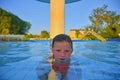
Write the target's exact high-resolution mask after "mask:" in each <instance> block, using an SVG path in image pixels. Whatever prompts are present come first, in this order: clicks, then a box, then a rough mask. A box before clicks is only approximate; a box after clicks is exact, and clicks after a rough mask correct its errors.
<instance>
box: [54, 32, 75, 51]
mask: <svg viewBox="0 0 120 80" xmlns="http://www.w3.org/2000/svg"><path fill="white" fill-rule="evenodd" d="M63 41H66V42H68V43H70V45H71V48H72V50H73V43H72V40H71V38H70V37H69V36H68V35H66V34H58V35H56V36H55V37H54V38H53V40H52V48H53V47H54V43H55V42H63Z"/></svg>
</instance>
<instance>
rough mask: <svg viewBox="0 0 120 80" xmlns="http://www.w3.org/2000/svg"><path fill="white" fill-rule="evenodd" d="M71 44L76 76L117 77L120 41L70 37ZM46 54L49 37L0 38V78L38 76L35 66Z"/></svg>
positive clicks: (88, 78) (97, 79)
mask: <svg viewBox="0 0 120 80" xmlns="http://www.w3.org/2000/svg"><path fill="white" fill-rule="evenodd" d="M73 48H74V51H73V54H72V56H74V59H76V58H77V59H78V63H79V65H80V68H81V79H79V80H120V42H112V41H108V42H100V41H73ZM49 55H51V52H50V41H49V40H41V41H23V42H0V80H39V79H38V78H37V75H36V70H35V69H36V67H37V65H38V64H39V60H40V59H42V58H43V57H47V56H49ZM78 76H79V75H78ZM75 80H76V79H75Z"/></svg>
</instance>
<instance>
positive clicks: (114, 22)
mask: <svg viewBox="0 0 120 80" xmlns="http://www.w3.org/2000/svg"><path fill="white" fill-rule="evenodd" d="M107 7H108V6H107V5H103V7H101V8H97V9H94V10H93V14H92V15H91V16H89V18H90V21H91V22H92V25H91V26H90V28H91V29H92V30H94V31H95V32H97V33H99V34H101V35H102V36H104V37H106V38H117V37H119V35H118V34H119V33H120V15H117V14H116V12H114V11H109V10H107Z"/></svg>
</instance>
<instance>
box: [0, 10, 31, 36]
mask: <svg viewBox="0 0 120 80" xmlns="http://www.w3.org/2000/svg"><path fill="white" fill-rule="evenodd" d="M30 27H31V24H30V23H29V22H27V21H23V20H21V19H20V18H19V17H18V16H16V15H14V14H12V13H10V12H7V11H5V10H3V9H2V8H0V34H2V33H3V31H4V29H8V30H9V34H26V33H28V30H29V29H30Z"/></svg>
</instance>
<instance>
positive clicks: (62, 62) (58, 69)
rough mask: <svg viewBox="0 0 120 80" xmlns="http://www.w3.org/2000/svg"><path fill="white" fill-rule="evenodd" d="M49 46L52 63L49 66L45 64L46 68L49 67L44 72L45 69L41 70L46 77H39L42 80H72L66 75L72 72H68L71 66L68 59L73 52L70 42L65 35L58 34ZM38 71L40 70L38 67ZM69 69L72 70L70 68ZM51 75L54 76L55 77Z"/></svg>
mask: <svg viewBox="0 0 120 80" xmlns="http://www.w3.org/2000/svg"><path fill="white" fill-rule="evenodd" d="M51 46H52V48H51V52H52V55H53V56H52V57H51V59H52V61H51V62H50V63H51V64H50V65H49V64H48V63H47V62H46V63H47V66H49V68H47V69H49V70H48V71H46V69H43V70H44V72H46V73H45V74H46V75H44V76H43V75H42V76H41V75H40V76H39V77H40V78H41V79H42V80H50V79H51V80H73V78H70V74H69V75H68V73H71V72H72V71H71V70H69V67H70V65H71V63H70V60H71V59H70V57H71V54H72V52H73V43H72V40H71V39H70V37H69V36H68V35H66V34H59V35H57V36H55V37H54V38H53V40H52V44H51ZM50 66H51V68H50ZM38 69H40V70H41V68H40V67H38ZM71 69H73V68H72V67H71ZM38 74H41V73H38ZM51 74H55V76H56V77H54V76H53V75H51ZM71 75H73V74H71ZM77 76H78V75H77ZM74 80H76V79H74Z"/></svg>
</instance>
